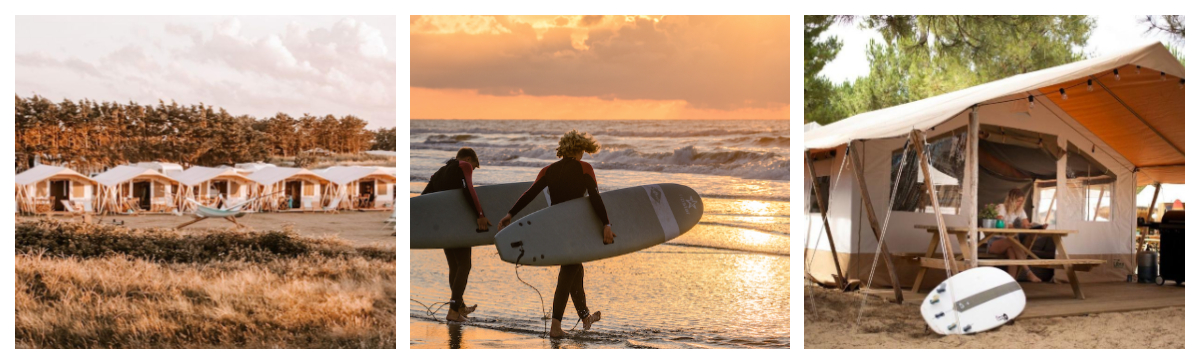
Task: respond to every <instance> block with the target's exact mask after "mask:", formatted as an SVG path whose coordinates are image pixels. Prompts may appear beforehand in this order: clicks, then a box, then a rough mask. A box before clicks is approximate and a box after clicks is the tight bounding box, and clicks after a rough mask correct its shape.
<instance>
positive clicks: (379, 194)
mask: <svg viewBox="0 0 1200 364" xmlns="http://www.w3.org/2000/svg"><path fill="white" fill-rule="evenodd" d="M395 173H396V169H395V168H386V167H363V166H354V167H330V168H326V169H324V170H320V171H317V174H319V175H321V176H322V177H324V178H325V179H327V180H329V182H330V183H331V184H332V188H330V189H329V195H330V198H340V200H339V201H341V202H342V203H339V204H338V205H339V206H338V207H339V208H369V209H387V208H391V207H392V206H393V204H394V202H395V186H396V175H395Z"/></svg>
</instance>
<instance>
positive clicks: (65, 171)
mask: <svg viewBox="0 0 1200 364" xmlns="http://www.w3.org/2000/svg"><path fill="white" fill-rule="evenodd" d="M54 177H59V178H72V179H82V180H85V181H88V182H91V183H93V184H94V183H96V181H95V180H93V179H91V178H88V177H87V176H84V175H82V174H79V172H75V171H74V170H72V169H70V168H67V167H59V166H50V165H45V164H43V165H39V166H35V167H33V168H30V169H28V170H26V171H25V172H21V173H17V177H16V181H17V185H18V186H26V185H31V184H35V183H38V182H41V181H44V180H47V179H50V178H54Z"/></svg>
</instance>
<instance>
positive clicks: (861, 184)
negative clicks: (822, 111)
mask: <svg viewBox="0 0 1200 364" xmlns="http://www.w3.org/2000/svg"><path fill="white" fill-rule="evenodd" d="M860 153H861V152H855V151H854V142H850V144H848V145H847V146H846V157H847V158H850V160H851V161H853V162H854V168H853V169H854V179H856V180H858V192H859V193H860V194H862V197H861V198H862V203H863V208H864V209H866V210H867V220H868V221H870V222H871V232H874V233H875V241H878V242H879V253H880V254H882V255H883V262H884V263H885V264H886V265H887V271H888V277H889V278H891V280H892V290H893V291H894V292H895V294H896V303H897V304H901V303H904V292H902V291H901V290H900V279H899V278H898V276H897V275H896V266H895V265H894V264H895V263H893V262H892V253H891V251H889V250H888V247H887V243H885V242H884V241H883V238H882V236H883V230H882V229H880V228H879V219H877V218H875V207H874V206H872V205H871V193H870V192H868V191H867V179H866V176H864V175H863V167H862V161H860V160H858V159H859V154H860ZM901 158H904V156H901ZM897 183H899V182H897ZM867 288H871V287H867Z"/></svg>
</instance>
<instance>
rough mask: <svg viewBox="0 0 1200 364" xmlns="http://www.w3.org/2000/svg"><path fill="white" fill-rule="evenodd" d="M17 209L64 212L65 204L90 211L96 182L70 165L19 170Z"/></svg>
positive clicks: (41, 166) (34, 212) (23, 211)
mask: <svg viewBox="0 0 1200 364" xmlns="http://www.w3.org/2000/svg"><path fill="white" fill-rule="evenodd" d="M16 182H17V194H16V198H17V211H18V212H21V213H27V214H44V213H51V212H56V211H66V207H65V206H64V205H63V204H64V203H71V204H74V205H73V207H78V208H81V209H83V211H92V210H93V208H94V207H95V206H94V203H93V202H94V197H95V194H96V181H94V180H92V179H91V178H88V177H87V176H84V175H82V174H79V172H75V171H74V170H71V169H70V168H66V167H57V166H50V165H44V164H43V165H39V166H35V167H33V168H30V169H29V170H26V171H24V172H21V173H18V174H17V176H16Z"/></svg>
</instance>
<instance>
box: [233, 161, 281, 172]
mask: <svg viewBox="0 0 1200 364" xmlns="http://www.w3.org/2000/svg"><path fill="white" fill-rule="evenodd" d="M233 167H234V168H237V169H238V170H239V171H242V173H246V174H249V173H254V172H258V171H261V170H263V169H266V168H275V167H277V166H276V165H274V164H271V163H262V162H255V163H238V164H235V165H234V166H233Z"/></svg>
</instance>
